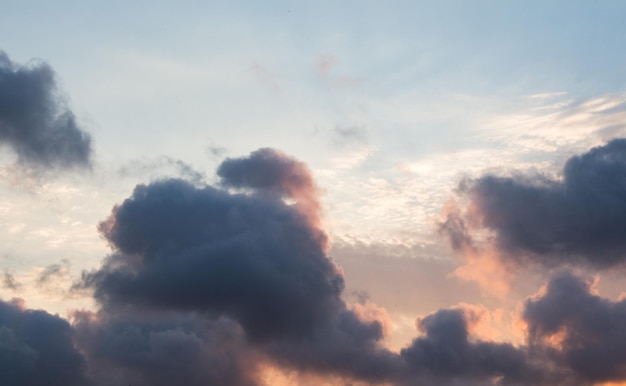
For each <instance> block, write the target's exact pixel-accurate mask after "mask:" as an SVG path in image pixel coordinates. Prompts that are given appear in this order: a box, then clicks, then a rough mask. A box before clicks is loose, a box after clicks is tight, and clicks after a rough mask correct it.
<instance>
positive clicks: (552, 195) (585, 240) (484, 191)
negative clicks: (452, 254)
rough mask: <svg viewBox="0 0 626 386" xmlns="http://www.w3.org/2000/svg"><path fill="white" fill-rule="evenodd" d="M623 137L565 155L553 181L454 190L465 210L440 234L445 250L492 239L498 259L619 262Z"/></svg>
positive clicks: (624, 222)
mask: <svg viewBox="0 0 626 386" xmlns="http://www.w3.org/2000/svg"><path fill="white" fill-rule="evenodd" d="M624 175H626V139H615V140H612V141H610V142H609V143H607V144H606V145H604V146H600V147H595V148H592V149H591V150H589V151H588V152H586V153H584V154H582V155H578V156H573V157H571V158H570V159H569V160H568V161H567V162H566V163H565V166H564V168H563V171H562V175H561V176H560V178H551V177H549V176H546V175H542V174H535V175H530V174H525V175H524V174H513V175H512V176H508V177H505V176H497V175H493V174H491V175H489V174H488V175H485V176H483V177H481V178H478V179H473V180H466V181H464V182H462V184H461V185H460V187H459V190H460V191H461V196H462V198H463V199H464V200H466V201H467V205H466V206H465V208H464V210H462V211H461V212H458V213H448V214H447V215H446V219H445V220H444V222H443V224H442V226H441V230H442V231H443V232H444V233H447V234H448V235H449V236H450V239H451V242H452V245H453V246H455V247H456V248H459V246H460V245H461V244H463V245H469V244H470V240H471V238H472V237H473V238H474V239H477V238H480V237H481V236H480V234H481V232H482V233H484V231H489V232H491V233H492V234H493V241H494V245H495V247H496V248H497V249H498V250H499V251H500V254H501V256H502V257H504V258H508V259H509V260H512V261H516V262H518V263H523V262H525V261H533V262H539V263H541V264H544V265H547V266H555V265H558V264H561V263H572V264H583V265H588V266H593V267H596V268H607V267H611V266H615V265H618V264H621V263H623V261H624V260H625V258H626V238H624V235H623V229H624V226H626V182H625V181H624V177H623V176H624Z"/></svg>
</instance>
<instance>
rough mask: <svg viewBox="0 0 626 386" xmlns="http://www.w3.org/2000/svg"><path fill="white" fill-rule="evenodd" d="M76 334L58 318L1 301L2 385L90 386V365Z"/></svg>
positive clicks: (0, 345) (0, 362)
mask: <svg viewBox="0 0 626 386" xmlns="http://www.w3.org/2000/svg"><path fill="white" fill-rule="evenodd" d="M73 334H74V332H73V330H72V327H71V326H70V324H69V323H68V322H67V321H66V320H64V319H61V318H59V317H58V316H54V315H50V314H48V313H47V312H45V311H35V310H26V309H24V308H22V307H21V306H20V305H19V303H17V302H14V303H7V302H4V301H1V300H0V384H2V385H21V386H40V385H68V386H72V385H76V386H84V385H86V384H87V381H86V378H85V376H84V370H85V366H86V363H85V360H84V358H83V356H82V355H81V354H80V352H78V351H77V350H76V349H75V348H74V345H73V342H72V338H73Z"/></svg>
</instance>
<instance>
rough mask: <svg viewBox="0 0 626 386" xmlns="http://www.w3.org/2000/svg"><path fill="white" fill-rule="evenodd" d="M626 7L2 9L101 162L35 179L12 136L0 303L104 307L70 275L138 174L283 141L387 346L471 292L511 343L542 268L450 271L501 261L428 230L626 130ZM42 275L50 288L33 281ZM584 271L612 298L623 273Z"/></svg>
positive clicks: (91, 254) (190, 171)
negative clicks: (469, 204) (495, 179)
mask: <svg viewBox="0 0 626 386" xmlns="http://www.w3.org/2000/svg"><path fill="white" fill-rule="evenodd" d="M625 18H626V4H625V3H624V2H621V1H602V2H588V1H550V2H544V1H525V2H512V1H471V2H469V1H436V2H435V1H388V2H380V1H342V2H337V1H334V2H331V1H316V2H303V1H266V2H252V1H228V2H226V1H224V2H219V1H211V2H195V1H182V2H177V3H176V4H174V3H172V2H160V1H132V2H129V1H125V2H121V1H119V2H118V1H109V2H106V3H105V2H84V1H83V2H78V1H76V2H73V1H57V2H41V1H19V2H18V1H11V0H7V1H4V2H3V4H2V6H0V50H2V51H4V52H5V53H6V54H7V55H8V56H9V57H10V59H11V60H12V61H14V62H15V63H19V64H27V63H28V65H31V66H36V65H37V63H38V62H40V61H42V62H45V63H48V64H49V65H50V66H51V67H52V68H53V69H54V71H55V73H56V76H57V78H56V79H57V83H58V88H59V90H60V92H61V93H62V96H63V98H65V101H66V103H67V105H68V106H69V107H70V108H71V109H72V111H73V112H74V113H75V114H76V116H77V118H78V121H79V123H80V125H81V127H82V128H84V130H85V131H87V132H88V133H90V134H91V136H92V139H93V146H94V162H93V167H92V169H91V170H90V171H88V172H77V171H70V172H63V173H48V174H45V173H44V174H43V175H40V174H38V173H37V171H33V170H24V169H21V168H20V167H19V165H18V166H16V164H15V163H14V161H15V154H14V153H13V152H12V149H11V148H10V146H7V145H6V144H5V145H4V146H3V147H2V148H0V150H2V152H3V154H2V155H1V157H0V158H1V161H2V162H3V163H2V165H1V166H2V168H1V170H0V174H1V175H2V176H3V179H4V182H3V183H1V184H0V213H2V215H3V217H4V218H3V220H2V222H1V223H0V242H1V244H2V245H3V249H2V250H0V268H1V269H3V270H4V271H5V272H7V273H9V274H10V275H12V277H14V278H16V280H18V281H19V282H20V283H23V286H22V287H21V289H20V290H17V289H11V288H8V287H7V288H0V298H2V299H5V300H7V299H10V298H12V297H21V298H24V299H25V300H26V304H27V305H28V306H29V307H33V308H43V309H46V310H48V311H49V312H52V313H59V314H61V315H65V313H66V312H68V311H69V310H71V309H74V308H77V307H86V308H88V309H96V308H97V306H98V305H97V304H96V303H94V300H93V299H92V298H91V297H90V296H88V295H85V294H77V293H70V291H69V289H68V288H69V286H70V285H71V283H72V282H73V281H75V280H77V278H78V277H79V276H80V273H81V271H82V270H89V269H95V268H96V267H98V265H99V264H100V262H101V260H102V258H103V257H105V256H106V255H107V254H108V253H110V245H108V244H107V242H106V241H105V240H103V237H102V236H101V235H100V234H99V233H98V231H97V229H96V227H97V224H98V223H99V222H100V221H103V220H104V219H106V218H107V216H109V214H110V213H111V208H112V207H113V206H114V205H116V204H120V203H121V202H122V201H123V200H124V199H125V198H127V197H129V195H130V194H131V192H132V189H133V188H134V186H135V185H137V184H139V183H149V182H151V181H155V180H158V179H162V178H166V177H183V178H187V179H195V182H196V183H201V184H204V183H208V184H218V181H219V179H218V177H217V176H216V174H215V170H216V168H217V167H218V165H219V164H220V163H221V162H222V161H223V159H224V158H226V157H242V156H245V155H247V154H249V153H250V152H252V151H254V150H256V149H258V148H263V147H271V148H275V149H280V150H281V151H284V152H285V153H287V154H289V155H291V156H293V157H295V158H297V159H299V160H301V161H303V162H304V163H306V164H307V165H308V167H309V168H310V169H311V172H312V176H313V177H314V178H315V180H316V181H317V184H318V186H319V189H320V192H321V196H320V197H321V198H320V200H321V203H322V207H323V209H324V215H323V219H324V220H323V221H324V229H325V231H326V232H327V233H328V236H329V238H330V240H331V245H332V246H331V252H330V254H331V255H332V256H333V257H334V258H335V259H336V260H337V262H338V263H339V265H342V266H344V270H345V272H344V273H345V277H346V283H347V286H348V290H347V291H346V294H347V295H345V296H346V298H349V299H352V300H351V301H354V299H353V298H350V296H353V295H349V294H350V293H352V292H351V291H356V292H355V293H367V294H368V296H369V299H371V301H372V302H374V303H377V304H379V305H380V306H381V307H385V308H386V309H387V312H388V313H389V316H390V318H391V320H392V322H393V324H394V326H395V327H394V331H395V332H394V334H392V335H391V337H389V338H388V342H387V343H388V344H389V345H390V347H394V348H399V347H402V346H403V345H405V344H406V342H408V341H410V339H411V338H412V337H413V336H414V335H415V327H414V320H415V318H416V317H418V316H420V315H425V314H428V313H430V312H434V311H435V310H436V309H437V308H441V307H451V306H454V305H456V304H459V303H463V304H470V303H471V304H481V307H485V310H487V309H489V311H485V314H489V315H500V316H497V317H496V316H489V317H486V319H488V320H490V322H489V323H491V324H492V325H493V326H495V327H493V326H492V327H493V330H498V329H499V330H501V331H503V332H501V333H500V337H503V339H504V338H506V339H508V340H511V341H515V342H518V343H519V342H520V339H522V338H520V337H519V336H516V335H515V334H516V333H515V331H514V330H515V329H514V328H513V327H511V324H512V323H513V322H514V320H515V319H516V317H517V316H515V315H516V314H515V313H516V312H518V311H519V307H520V304H521V303H520V302H522V301H523V300H524V299H526V298H527V297H528V296H530V295H532V294H533V293H535V292H536V291H537V289H538V288H539V286H541V284H542V283H543V282H545V281H546V280H547V277H548V274H547V273H546V272H544V271H543V270H542V269H538V268H529V269H528V270H526V271H524V272H525V273H524V274H523V275H521V274H520V275H521V276H524V275H525V276H524V277H525V278H524V279H523V280H522V279H520V278H519V276H520V275H512V274H510V272H509V273H506V272H504V273H503V271H499V270H500V269H501V268H502V267H500V266H498V267H496V268H494V269H495V271H489V268H485V271H488V274H489V275H495V276H498V275H500V276H498V277H497V278H495V279H494V278H493V277H492V281H493V282H497V283H501V282H506V281H510V282H511V285H510V287H511V288H510V289H509V291H510V292H509V294H508V295H506V296H504V297H502V296H500V295H498V296H493V294H490V293H489V292H490V291H491V290H490V289H489V288H488V287H484V285H483V284H484V282H485V279H484V277H477V276H476V275H478V274H477V273H476V272H474V271H472V269H471V268H467V269H466V270H465V271H462V270H461V271H459V270H458V269H459V267H463V266H472V264H474V265H473V266H474V267H476V266H481V265H482V267H483V268H484V267H486V266H489V264H488V263H486V262H485V261H483V260H476V259H477V258H476V257H475V256H474V257H469V258H468V257H467V256H465V257H461V256H460V255H463V253H461V254H459V253H458V251H457V252H455V251H453V250H452V249H451V248H450V246H449V245H448V242H447V239H446V238H445V237H444V236H442V235H441V234H439V233H438V232H437V224H438V222H439V221H441V216H442V213H444V214H445V213H446V210H447V209H446V208H448V206H446V205H449V204H447V203H449V202H451V201H450V200H451V199H455V197H456V198H458V196H457V193H458V192H456V191H455V189H456V187H457V186H458V184H459V182H460V181H461V180H462V179H463V178H476V177H479V176H481V175H483V174H485V173H495V174H506V175H510V174H511V173H512V172H511V171H512V170H515V171H517V172H518V173H522V174H525V175H529V176H536V175H538V174H541V175H543V176H549V177H551V178H554V180H555V181H560V180H562V178H563V176H562V174H561V169H562V167H563V163H564V162H565V161H566V160H567V159H568V158H570V157H571V156H572V155H575V154H581V153H584V152H586V151H588V150H589V149H590V148H592V147H594V146H600V145H603V144H605V143H607V142H608V141H609V140H611V139H614V138H619V137H621V136H623V135H624V132H625V131H626V124H624V122H626V120H625V119H624V118H626V93H625V91H626V71H625V66H624V64H625V63H626V46H625V45H626V43H625V41H624V38H623V37H624V36H626V27H625V26H624V23H623V21H624V19H625ZM529 178H530V177H529ZM459 200H461V201H462V200H463V198H459ZM487 254H488V253H487ZM464 258H465V259H466V260H463V259H464ZM467 259H469V260H467ZM472 259H474V260H472ZM468 261H469V263H468ZM50 266H55V267H57V266H58V270H57V272H60V273H58V280H57V283H56V284H50V283H48V284H46V286H43V285H38V284H37V277H40V275H41V273H42V272H44V271H45V270H46V267H50ZM580 269H581V270H582V272H583V273H584V274H588V275H592V276H593V275H596V276H595V277H596V279H598V278H602V280H600V281H599V283H600V284H599V285H600V288H601V289H602V291H604V292H603V294H606V296H609V297H611V296H612V297H614V298H616V297H617V296H619V294H620V293H621V292H622V291H623V288H624V284H626V283H624V282H623V280H621V279H620V278H619V275H618V274H616V273H614V272H613V271H601V272H600V271H596V270H594V269H587V268H586V267H583V268H580ZM470 271H471V272H473V273H470V274H468V273H467V272H470ZM376 272H379V273H380V274H379V275H376ZM406 272H413V273H414V274H415V277H418V278H420V279H419V280H417V281H419V283H416V282H415V281H413V280H412V279H411V277H407V275H406ZM429 272H432V275H431V276H432V277H429V275H430V274H429ZM454 272H457V273H456V274H455V273H454ZM458 272H466V273H465V274H459V273H458ZM511 275H512V276H511ZM396 279H397V280H396ZM390 281H395V282H394V283H393V285H389V284H387V283H389V282H390ZM481 285H482V286H481ZM432 292H435V293H436V295H432V296H428V297H423V296H418V295H416V293H432ZM353 297H354V296H353ZM481 312H482V311H481ZM518 313H519V312H518ZM502 315H505V316H502ZM489 318H491V319H489ZM490 331H491V330H490ZM492 332H493V331H492ZM516 339H517V340H516Z"/></svg>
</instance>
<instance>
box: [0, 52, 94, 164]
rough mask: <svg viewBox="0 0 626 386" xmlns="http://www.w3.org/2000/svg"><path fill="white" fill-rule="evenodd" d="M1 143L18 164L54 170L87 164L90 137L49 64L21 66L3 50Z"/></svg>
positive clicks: (0, 62) (0, 69)
mask: <svg viewBox="0 0 626 386" xmlns="http://www.w3.org/2000/svg"><path fill="white" fill-rule="evenodd" d="M0 143H2V144H5V145H7V146H8V147H10V148H11V149H13V150H14V151H15V153H16V154H17V161H18V163H19V164H22V165H27V166H31V167H38V168H46V169H55V168H72V167H89V166H90V164H91V155H92V148H91V137H90V136H89V134H88V133H86V132H85V131H84V130H83V129H82V128H81V127H80V126H79V124H78V122H77V120H76V117H75V115H74V113H73V112H72V111H71V110H70V109H69V108H68V107H67V104H66V102H65V101H64V100H63V98H62V97H61V96H60V93H59V90H58V89H57V82H56V76H55V73H54V71H53V69H52V68H51V67H50V66H49V65H48V64H46V63H43V62H36V63H30V64H28V65H19V64H17V63H14V62H12V61H11V60H10V59H9V57H8V56H7V55H6V54H5V53H4V52H2V51H0Z"/></svg>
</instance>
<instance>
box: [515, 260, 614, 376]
mask: <svg viewBox="0 0 626 386" xmlns="http://www.w3.org/2000/svg"><path fill="white" fill-rule="evenodd" d="M523 316H524V320H525V321H526V323H527V324H528V335H529V343H530V344H531V345H534V346H540V347H541V346H544V347H548V348H549V351H550V352H551V354H552V355H553V356H554V357H555V361H556V362H557V363H560V364H561V365H563V366H567V367H568V368H569V369H571V370H572V371H573V372H574V373H575V374H576V375H577V376H578V377H579V378H580V379H581V382H582V383H584V384H591V383H594V384H595V383H598V382H606V381H626V300H620V301H616V302H614V301H611V300H608V299H604V298H601V297H600V296H598V295H597V294H595V293H594V288H593V284H592V282H591V281H589V280H585V279H583V278H581V277H579V276H576V275H574V274H573V273H572V272H570V271H564V272H560V273H558V274H556V275H554V276H553V277H552V278H551V279H550V281H549V282H548V284H547V286H546V288H545V290H544V291H543V293H540V294H539V295H538V296H536V297H534V298H531V299H529V300H528V301H527V302H526V304H525V310H524V315H523Z"/></svg>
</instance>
